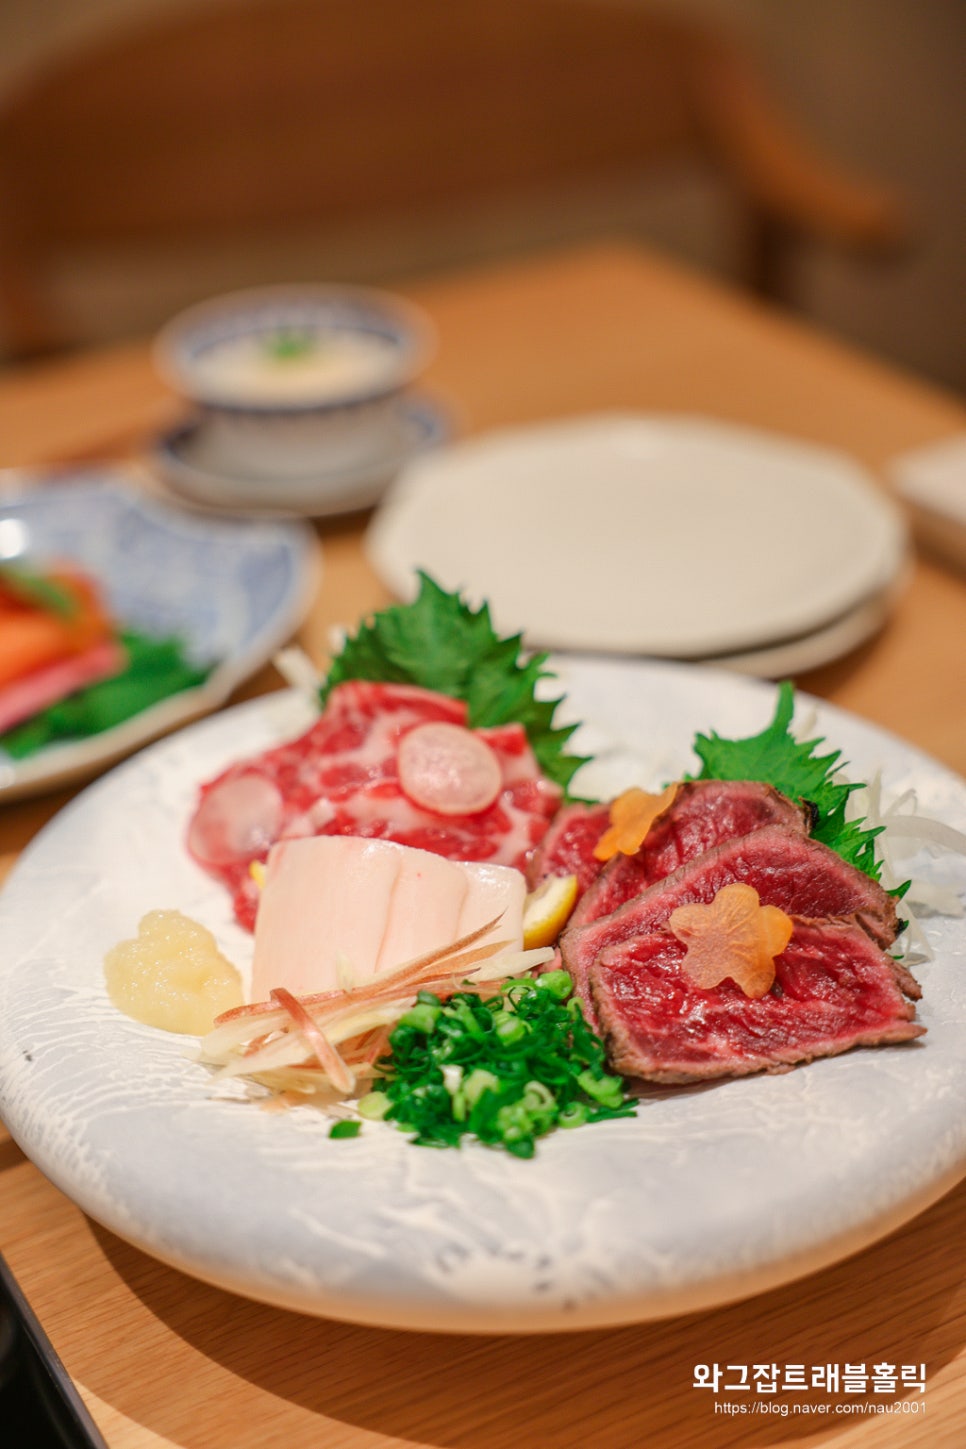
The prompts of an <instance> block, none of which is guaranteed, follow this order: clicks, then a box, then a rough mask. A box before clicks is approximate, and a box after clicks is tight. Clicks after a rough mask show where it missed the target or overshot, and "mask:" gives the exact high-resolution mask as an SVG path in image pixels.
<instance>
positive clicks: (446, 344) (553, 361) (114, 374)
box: [0, 244, 966, 1449]
mask: <svg viewBox="0 0 966 1449" xmlns="http://www.w3.org/2000/svg"><path fill="white" fill-rule="evenodd" d="M409 294H410V295H411V297H412V298H413V300H415V301H417V302H418V303H420V304H421V305H422V306H423V307H425V308H426V309H427V311H428V312H429V313H430V315H431V316H432V318H433V320H434V322H435V324H436V327H437V329H438V334H439V350H438V355H437V357H436V360H435V361H434V363H433V365H432V367H431V369H430V372H429V374H428V376H427V378H426V380H425V382H426V386H427V387H428V388H430V389H432V390H433V391H434V392H435V393H436V395H437V396H439V397H440V398H441V399H442V400H443V401H444V402H445V403H447V404H448V405H449V407H450V408H451V409H452V410H453V413H454V416H455V417H456V418H457V419H458V424H459V427H460V429H461V431H464V432H476V431H480V430H484V429H488V428H491V427H495V426H498V425H502V424H508V423H521V422H529V421H536V420H541V419H547V418H552V417H561V416H564V415H572V414H575V413H587V412H593V411H601V410H628V409H632V410H636V411H640V412H658V413H690V414H708V415H712V416H714V417H718V418H722V419H726V420H730V421H735V422H740V423H745V424H750V425H755V426H760V427H765V428H768V429H770V430H773V431H777V432H782V433H787V434H790V435H792V436H795V437H799V438H803V439H809V440H813V441H817V442H820V443H824V444H828V445H832V446H834V447H838V448H841V449H844V450H846V451H847V452H849V453H850V454H852V455H853V456H854V457H856V458H858V459H859V460H860V461H861V462H863V463H865V464H867V465H869V467H870V468H871V469H872V470H873V471H874V472H876V473H877V474H878V475H879V476H883V469H884V465H885V464H886V463H887V462H888V460H890V459H891V458H893V457H895V456H897V455H898V454H901V453H903V452H905V451H906V450H908V449H911V448H914V447H917V446H919V445H922V444H926V443H929V442H931V441H934V440H937V439H940V438H942V437H944V436H947V435H949V434H951V433H955V432H959V431H961V430H962V429H963V428H964V426H966V413H964V410H963V408H962V406H961V405H960V403H959V402H958V401H957V400H956V399H954V398H952V397H950V396H948V395H946V394H944V393H942V392H941V391H939V390H937V389H935V388H933V387H930V386H928V385H926V384H923V383H921V382H919V381H917V380H915V379H914V378H911V377H909V376H904V375H902V374H901V373H899V372H898V371H896V370H894V369H892V368H890V367H887V366H884V365H882V364H881V363H879V362H876V361H873V360H871V359H869V358H868V357H865V356H862V355H860V354H857V353H855V352H854V351H851V350H850V349H848V348H846V347H844V346H842V345H841V344H839V343H837V342H835V341H832V340H830V339H829V338H827V337H823V336H820V335H819V334H817V333H815V332H813V331H811V330H809V329H807V328H805V327H803V326H802V325H800V324H799V323H797V322H795V321H793V320H790V319H788V318H785V317H783V316H780V315H778V314H775V313H772V312H769V311H766V310H764V309H762V308H761V307H759V306H757V305H756V304H754V303H753V302H751V301H749V300H747V299H746V298H744V297H742V296H739V295H737V294H735V293H731V292H728V291H726V290H723V289H721V288H720V287H718V286H717V285H715V284H712V283H710V282H708V281H706V280H704V279H701V278H698V277H696V276H694V275H692V274H691V273H689V272H686V271H684V270H681V269H679V268H678V267H676V266H673V265H671V264H669V263H667V262H664V261H662V260H659V259H657V258H655V257H654V256H652V255H651V254H648V253H644V252H641V251H638V250H636V249H632V248H630V247H627V246H624V245H617V244H615V245H612V246H611V245H607V246H600V247H595V248H588V249H582V250H579V251H573V252H567V253H561V254H552V255H548V256H541V257H535V258H529V259H524V260H520V261H517V262H515V263H512V264H505V265H501V266H500V267H497V268H492V269H487V270H481V271H479V272H475V273H461V274H453V275H451V276H445V277H439V278H436V279H432V280H429V281H427V282H425V283H424V284H422V285H418V286H412V287H411V288H410V289H409ZM178 407H179V405H178V403H177V402H176V401H175V399H173V398H172V397H171V396H170V395H169V394H168V393H166V391H165V390H164V388H163V387H162V385H161V384H160V383H159V381H158V380H157V379H156V377H155V375H154V372H153V370H152V367H151V362H150V356H149V350H148V348H147V346H146V345H125V346H121V347H117V348H112V349H109V350H105V351H102V352H98V353H91V354H81V355H77V356H74V357H71V358H69V359H67V360H64V361H59V362H57V363H53V364H47V365H43V366H36V367H34V368H25V369H19V370H16V371H10V372H7V373H6V374H2V373H0V465H2V466H7V467H9V466H18V467H19V466H34V465H48V464H61V463H65V462H91V461H96V460H98V459H103V458H125V457H137V456H138V455H139V453H140V452H141V451H142V450H143V448H144V446H145V444H146V442H147V441H148V440H149V439H150V438H151V437H152V435H153V434H154V433H156V432H157V431H158V430H159V429H161V428H162V427H164V426H165V425H166V424H168V423H170V422H172V421H173V420H174V419H175V418H176V417H177V416H178ZM883 486H885V484H884V483H883ZM366 521H367V519H366V518H365V517H364V516H362V515H355V516H351V517H347V518H345V519H341V520H338V521H335V522H331V523H328V524H325V525H319V527H318V532H319V538H320V546H321V547H322V549H323V550H324V572H323V577H322V582H321V586H320V589H319V593H318V597H317V600H316V602H315V604H314V606H313V608H312V611H311V613H310V615H309V617H308V619H307V620H306V622H305V624H304V626H303V628H302V629H301V631H300V634H299V642H300V643H301V644H302V645H303V647H304V648H305V649H306V650H307V652H308V653H309V654H310V655H311V656H312V657H313V658H314V659H315V660H316V661H317V663H319V664H323V663H324V661H325V658H326V650H327V643H328V639H329V637H330V629H331V627H332V626H333V625H334V624H338V623H345V624H351V623H353V622H354V621H355V620H357V619H358V618H359V617H360V616H361V615H362V614H364V613H366V612H368V611H369V610H371V609H373V608H375V607H379V606H381V605H382V604H384V603H385V602H388V598H387V595H386V593H385V591H384V589H383V588H382V586H381V585H380V583H379V582H378V580H377V579H376V578H375V577H374V576H373V574H372V573H371V571H370V570H369V567H368V565H367V564H366V562H365V560H364V557H363V552H362V547H361V537H362V531H363V528H364V526H365V523H366ZM964 646H966V576H961V575H958V574H957V573H956V572H955V571H954V570H953V569H951V568H947V567H945V566H943V565H942V564H941V563H939V562H938V561H935V560H933V559H931V558H930V557H928V556H926V555H925V554H922V555H921V556H918V557H917V558H916V560H915V562H914V566H913V570H912V575H911V578H910V581H909V583H908V586H907V587H906V589H905V591H904V592H903V594H902V596H901V598H900V599H899V601H898V604H897V606H896V609H895V612H894V614H893V616H892V618H891V619H890V621H889V622H888V624H887V625H886V627H885V628H884V629H883V630H882V631H881V633H879V634H878V635H877V636H876V637H875V638H873V639H871V640H870V641H868V642H867V643H866V644H864V645H863V646H861V647H860V648H859V649H857V650H855V651H854V652H853V653H851V654H849V655H848V656H847V657H845V658H843V659H840V660H838V661H836V662H834V663H832V664H829V665H827V666H825V667H823V668H821V669H817V670H814V671H811V672H810V673H808V674H804V675H802V676H800V677H799V679H798V680H797V683H798V684H799V686H800V687H801V688H803V689H805V690H808V691H811V692H812V693H814V694H816V695H819V696H821V697H822V698H825V699H828V700H831V701H833V702H834V703H835V704H837V705H839V706H841V707H844V708H846V709H849V710H852V711H854V712H855V713H857V714H858V715H860V716H861V717H863V718H864V719H866V720H869V721H871V722H873V723H875V724H878V725H880V726H883V727H885V728H887V729H889V730H891V731H892V732H894V733H895V734H898V735H900V736H903V737H904V738H906V739H908V740H909V741H911V742H912V743H914V744H915V745H916V746H918V747H920V748H921V749H923V750H925V751H927V752H928V753H929V754H931V755H932V756H934V757H935V758H936V759H938V760H939V761H941V762H942V763H944V764H946V765H947V766H949V767H951V768H953V769H954V770H956V771H957V772H959V773H960V774H966V731H964V728H963V724H964V704H966V689H964V680H966V671H964ZM280 682H281V681H280V679H279V677H278V675H277V674H276V673H275V671H274V669H273V668H271V667H267V668H265V669H264V670H262V671H261V672H260V673H259V674H258V676H257V677H256V678H254V679H253V680H251V681H250V682H249V683H248V684H247V685H246V686H245V687H244V688H243V689H242V690H240V691H239V692H238V694H237V695H236V698H244V697H249V696H251V695H254V694H258V693H262V692H265V691H267V690H270V689H274V688H277V687H278V686H279V684H280ZM75 793H76V791H75V790H60V791H57V792H55V793H53V794H51V795H48V796H39V797H36V798H33V799H29V800H25V801H20V802H14V803H11V804H8V805H6V806H3V807H0V878H2V877H3V876H4V875H6V873H7V872H8V871H9V870H10V868H11V867H12V866H13V865H14V863H15V861H16V858H17V856H18V854H19V853H20V851H22V850H23V848H24V847H25V846H26V845H27V843H28V842H29V841H30V840H31V838H32V837H33V836H34V835H35V834H36V832H37V831H38V830H39V829H40V828H41V827H42V826H43V824H44V823H45V822H46V821H47V820H48V819H49V818H50V817H51V816H52V815H53V814H54V813H55V812H56V811H57V810H58V809H59V808H60V807H61V806H62V805H63V804H64V803H66V801H67V800H69V799H70V798H72V796H73V795H74V794H75ZM964 1105H966V1104H964ZM964 1245H966V1182H963V1183H960V1184H959V1186H958V1187H956V1188H954V1189H953V1190H952V1191H951V1192H949V1193H948V1194H947V1195H946V1196H945V1197H944V1198H942V1199H941V1200H940V1201H939V1202H937V1203H935V1204H933V1205H932V1206H931V1207H929V1208H928V1209H927V1210H926V1211H924V1212H923V1213H921V1214H920V1215H919V1216H918V1217H916V1218H915V1219H914V1220H912V1221H911V1222H909V1223H907V1224H906V1225H905V1226H904V1227H902V1228H901V1229H900V1230H898V1231H897V1232H895V1233H893V1234H892V1236H890V1237H889V1238H887V1239H885V1240H883V1241H881V1242H879V1243H878V1244H876V1245H874V1246H872V1247H870V1248H868V1249H867V1250H865V1251H863V1252H861V1253H859V1254H858V1255H857V1256H854V1257H852V1258H850V1259H848V1260H847V1261H845V1262H842V1263H840V1264H839V1265H837V1266H835V1267H832V1268H830V1269H828V1270H826V1271H824V1272H821V1273H817V1274H813V1275H812V1276H810V1277H807V1278H805V1279H803V1280H801V1281H798V1282H795V1283H792V1284H790V1285H788V1286H786V1287H783V1288H780V1289H777V1290H775V1291H772V1292H769V1293H767V1294H764V1295H760V1296H758V1297H756V1298H754V1299H751V1300H748V1301H745V1302H740V1303H736V1304H729V1305H724V1306H722V1307H720V1308H717V1309H715V1310H714V1311H708V1312H705V1313H701V1314H693V1315H689V1316H687V1317H679V1318H674V1319H670V1320H666V1321H663V1322H658V1323H650V1324H642V1325H639V1326H629V1327H621V1328H615V1329H611V1330H607V1331H594V1332H579V1333H576V1334H567V1335H559V1336H553V1335H539V1336H527V1337H519V1338H518V1337H509V1336H507V1337H497V1336H479V1337H471V1336H452V1337H449V1336H444V1335H435V1334H406V1333H401V1332H396V1331H388V1330H379V1329H370V1328H362V1327H357V1326H351V1325H344V1324H340V1323H337V1322H332V1321H325V1320H315V1319H311V1318H306V1317H300V1316H298V1315H295V1314H292V1313H288V1312H282V1311H279V1310H275V1309H272V1308H269V1307H266V1306H263V1305H260V1304H257V1303H251V1302H248V1301H246V1300H243V1299H240V1298H234V1297H232V1296H231V1295H229V1294H227V1293H224V1292H221V1291H219V1290H216V1289H214V1288H210V1287H207V1286H205V1285H203V1284H201V1283H198V1282H195V1281H193V1280H191V1279H189V1278H187V1277H185V1276H183V1275H182V1274H181V1273H179V1272H177V1271H175V1270H174V1269H171V1268H168V1267H166V1266H163V1265H162V1264H161V1263H159V1262H156V1261H155V1260H154V1259H152V1258H149V1257H147V1256H145V1255H144V1254H143V1253H141V1252H140V1251H139V1250H137V1249H135V1248H133V1247H131V1246H129V1245H128V1244H126V1243H124V1242H122V1241H120V1240H119V1239H117V1238H115V1237H114V1236H113V1235H111V1234H110V1233H108V1232H107V1231H105V1230H104V1229H102V1228H101V1227H99V1226H98V1225H97V1224H96V1223H94V1222H92V1221H91V1220H89V1219H87V1218H86V1217H85V1216H84V1215H83V1214H82V1213H81V1212H80V1210H79V1209H77V1208H76V1207H74V1206H73V1204H72V1203H71V1202H69V1201H68V1200H67V1199H66V1198H65V1197H63V1196H62V1195H61V1193H60V1192H59V1191H57V1190H56V1189H55V1188H54V1187H52V1186H51V1185H50V1183H48V1182H47V1181H46V1179H45V1178H44V1177H43V1176H42V1175H41V1174H40V1173H39V1172H38V1171H37V1169H35V1168H34V1167H33V1165H32V1164H31V1163H30V1162H29V1161H28V1160H27V1159H26V1158H25V1157H24V1155H23V1154H22V1152H21V1151H20V1149H19V1148H18V1147H17V1145H16V1144H15V1143H14V1142H13V1141H12V1140H11V1139H10V1138H9V1137H8V1136H6V1135H4V1133H3V1129H2V1128H0V1250H2V1252H3V1254H4V1255H5V1257H6V1258H7V1260H8V1262H9V1264H10V1266H11V1268H12V1269H13V1271H14V1273H15V1274H16V1276H17V1277H18V1279H19V1280H20V1282H21V1284H22V1286H23V1288H24V1289H25V1291H26V1293H27V1295H28V1297H29V1298H30V1300H31V1301H32V1303H33V1306H34V1308H35V1310H36V1311H37V1313H38V1315H39V1317H40V1319H41V1321H42V1322H43V1324H44V1326H45V1327H46V1329H47V1332H48V1333H49V1335H50V1338H51V1340H52V1341H53V1344H54V1346H55V1348H56V1350H57V1351H58V1353H59V1354H60V1356H61V1358H62V1360H63V1362H64V1364H65V1366H66V1368H67V1369H68V1371H69V1372H70V1374H71V1375H72V1376H73V1378H74V1380H75V1382H76V1383H77V1384H78V1386H79V1388H80V1391H81V1393H82V1395H83V1397H84V1399H85V1401H86V1403H87V1404H88V1406H89V1408H90V1410H91V1412H92V1414H93V1417H94V1419H95V1421H96V1422H97V1424H98V1425H99V1427H100V1428H101V1430H102V1432H103V1434H104V1436H105V1438H106V1440H107V1442H108V1444H109V1445H110V1446H111V1449H160V1446H179V1449H249V1446H251V1449H255V1446H258V1449H272V1446H282V1445H285V1446H291V1445H319V1446H326V1449H380V1446H389V1445H409V1444H412V1445H417V1444H418V1445H436V1446H441V1449H517V1446H535V1449H578V1446H579V1449H638V1446H643V1445H645V1444H646V1445H649V1446H662V1449H663V1446H669V1449H671V1446H673V1449H686V1446H690V1445H698V1444H701V1445H703V1446H706V1449H719V1446H720V1449H725V1446H731V1445H746V1444H747V1445H762V1446H765V1445H775V1444H785V1443H790V1442H795V1443H798V1442H808V1443H810V1444H811V1443H816V1444H829V1443H834V1444H835V1445H842V1446H846V1445H849V1446H851V1445H857V1446H858V1445H861V1446H876V1449H879V1446H883V1449H885V1446H896V1449H898V1446H906V1445H913V1444H916V1445H918V1444H922V1445H929V1446H934V1445H935V1446H940V1449H942V1446H945V1445H949V1446H953V1445H955V1444H959V1443H962V1442H964V1440H966V1267H964V1260H966V1255H964V1252H963V1248H964ZM762 1362H768V1363H772V1364H776V1365H778V1366H779V1367H780V1368H782V1367H784V1368H786V1369H787V1368H793V1367H794V1366H795V1365H802V1364H805V1365H813V1366H814V1365H833V1366H834V1365H837V1366H840V1367H841V1368H843V1369H844V1367H845V1365H846V1364H853V1365H854V1364H863V1363H864V1364H867V1365H868V1366H869V1367H870V1369H871V1366H872V1365H873V1364H881V1363H891V1364H894V1365H918V1364H924V1365H925V1374H926V1382H925V1390H924V1392H922V1393H920V1392H919V1391H918V1389H917V1388H915V1387H912V1386H910V1387H909V1388H908V1389H903V1390H900V1391H899V1392H898V1393H896V1394H894V1395H891V1396H882V1395H880V1396H877V1399H876V1401H875V1402H873V1398H874V1397H875V1396H873V1395H871V1394H869V1395H866V1396H852V1397H851V1399H847V1400H843V1398H842V1396H841V1395H836V1394H830V1393H822V1392H815V1391H810V1392H809V1393H807V1394H800V1395H798V1396H794V1395H792V1394H789V1393H785V1394H783V1395H780V1396H776V1397H775V1398H774V1399H773V1400H772V1401H771V1406H770V1409H768V1410H767V1411H766V1410H765V1409H760V1410H758V1411H757V1413H755V1414H754V1415H752V1414H751V1413H749V1412H745V1413H740V1412H738V1411H737V1410H738V1409H739V1408H740V1406H741V1404H740V1402H739V1396H738V1395H737V1394H731V1395H726V1394H724V1393H717V1394H715V1393H713V1392H709V1391H708V1390H702V1389H700V1388H696V1387H694V1368H695V1365H697V1364H713V1363H717V1364H720V1365H721V1366H722V1367H723V1366H725V1365H729V1364H730V1365H752V1364H760V1363H762ZM746 1397H747V1396H746ZM760 1397H761V1396H759V1398H760ZM793 1398H795V1401H796V1402H797V1403H798V1404H800V1405H804V1404H806V1403H807V1404H808V1405H810V1406H811V1412H810V1413H809V1414H805V1413H802V1412H798V1413H794V1414H793V1412H792V1408H791V1405H790V1400H792V1399H793ZM843 1403H844V1409H845V1411H844V1412H843V1411H841V1409H840V1408H839V1407H838V1406H841V1405H843ZM782 1405H785V1406H787V1413H786V1414H784V1415H783V1413H782ZM863 1406H865V1407H863ZM876 1410H878V1412H875V1411H876ZM0 1437H2V1434H0Z"/></svg>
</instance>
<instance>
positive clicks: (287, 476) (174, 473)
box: [149, 397, 450, 518]
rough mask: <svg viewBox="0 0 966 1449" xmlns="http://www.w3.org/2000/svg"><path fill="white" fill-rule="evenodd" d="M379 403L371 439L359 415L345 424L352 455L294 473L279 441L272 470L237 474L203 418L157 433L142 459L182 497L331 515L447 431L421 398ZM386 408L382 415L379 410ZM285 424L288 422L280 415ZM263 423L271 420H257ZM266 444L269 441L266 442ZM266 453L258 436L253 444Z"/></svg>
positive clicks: (385, 481)
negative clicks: (351, 434)
mask: <svg viewBox="0 0 966 1449" xmlns="http://www.w3.org/2000/svg"><path fill="white" fill-rule="evenodd" d="M380 406H381V414H382V416H381V421H380V424H379V428H378V429H374V430H373V433H372V436H371V439H367V438H366V436H365V429H366V422H365V416H364V413H362V411H361V410H360V417H359V418H358V420H356V421H354V422H353V423H352V427H353V429H355V430H359V431H360V433H361V441H357V442H356V443H354V444H353V453H352V457H351V458H348V457H345V458H343V459H342V460H341V461H336V462H332V463H327V462H322V463H319V464H317V465H316V466H315V467H314V468H306V467H305V466H304V465H303V464H300V465H299V468H300V469H301V471H293V470H292V468H291V467H289V468H283V467H282V466H281V461H282V460H283V455H284V449H285V443H284V441H279V443H278V444H277V448H276V455H277V458H278V459H279V460H280V466H279V471H278V472H277V473H276V474H271V473H270V472H269V471H268V470H266V469H264V468H255V469H253V470H252V471H251V472H250V473H249V474H248V475H247V476H243V475H242V474H241V473H240V471H239V470H238V469H237V468H232V467H230V466H227V465H226V464H225V463H224V462H223V461H222V459H221V457H220V454H219V449H218V446H217V442H214V443H210V441H209V439H210V430H206V427H205V425H204V424H197V423H194V422H192V423H187V424H185V425H184V426H182V427H179V428H176V429H174V430H173V431H172V432H170V433H167V434H165V436H164V437H162V438H160V439H159V440H158V442H157V444H156V445H155V447H154V449H153V451H152V453H151V455H150V458H149V462H150V465H151V467H152V469H153V471H154V472H155V473H156V474H157V476H158V477H159V478H160V480H161V481H162V482H163V483H164V484H165V485H166V486H167V487H168V488H169V489H170V490H171V492H172V493H174V494H175V496H176V497H179V498H182V499H184V500H186V501H187V502H189V503H193V504H200V505H202V506H203V507H207V508H218V509H227V510H230V511H233V512H243V513H257V514H262V515H269V516H270V515H272V514H278V513H285V514H300V515H303V516H305V517H309V518H332V517H335V516H337V515H338V514H341V513H349V512H352V511H354V510H357V509H360V508H371V507H372V505H373V504H374V503H377V502H378V501H379V499H380V498H381V497H382V496H383V494H384V493H385V491H386V489H387V488H388V487H389V484H390V483H391V482H392V480H393V478H394V477H395V476H396V474H397V473H398V472H399V470H400V469H401V468H402V467H403V466H404V465H405V464H407V463H409V462H411V461H412V459H413V458H415V457H417V456H418V455H420V454H422V453H424V452H426V451H427V450H428V449H430V448H434V447H436V446H437V445H438V444H439V443H441V442H442V441H443V439H444V438H445V437H447V436H448V434H449V432H450V419H449V417H448V415H447V413H446V412H445V410H444V409H443V408H442V407H440V405H439V404H437V403H436V402H434V401H433V400H432V399H430V398H427V397H409V398H404V399H402V400H401V401H400V402H399V403H398V404H392V405H386V404H382V405H380ZM387 412H388V417H387V416H385V414H387ZM283 421H286V422H287V425H288V427H289V428H291V427H292V426H293V425H292V424H291V422H289V421H288V420H283ZM256 423H257V425H258V426H259V427H260V428H262V429H265V428H266V427H267V428H269V429H270V428H271V421H270V420H269V421H268V422H259V421H258V420H257V419H256ZM269 446H271V444H270V441H269ZM260 449H261V452H262V453H264V452H265V451H266V443H265V441H261V442H260Z"/></svg>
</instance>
